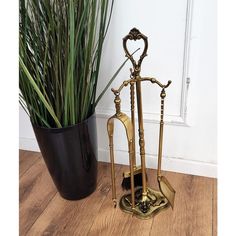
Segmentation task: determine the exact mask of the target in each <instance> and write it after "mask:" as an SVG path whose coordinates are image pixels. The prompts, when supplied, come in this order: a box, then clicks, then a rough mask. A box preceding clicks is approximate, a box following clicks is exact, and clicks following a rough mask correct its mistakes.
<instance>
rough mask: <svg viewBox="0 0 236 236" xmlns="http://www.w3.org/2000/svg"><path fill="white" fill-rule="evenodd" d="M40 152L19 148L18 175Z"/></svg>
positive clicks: (22, 172) (23, 171) (37, 158)
mask: <svg viewBox="0 0 236 236" xmlns="http://www.w3.org/2000/svg"><path fill="white" fill-rule="evenodd" d="M40 158H41V153H39V152H31V151H25V150H19V175H20V177H21V176H22V175H23V174H24V173H25V172H26V171H27V170H28V169H29V168H30V167H31V166H32V165H33V164H35V163H36V162H37V161H38V160H39V159H40Z"/></svg>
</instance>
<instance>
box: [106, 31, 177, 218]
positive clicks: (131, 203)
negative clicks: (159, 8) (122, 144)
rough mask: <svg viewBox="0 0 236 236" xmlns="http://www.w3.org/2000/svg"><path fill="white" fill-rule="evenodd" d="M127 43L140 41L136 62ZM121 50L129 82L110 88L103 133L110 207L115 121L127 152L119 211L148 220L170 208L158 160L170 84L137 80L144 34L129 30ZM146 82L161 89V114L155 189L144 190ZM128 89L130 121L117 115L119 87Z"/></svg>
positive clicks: (170, 191) (171, 195)
mask: <svg viewBox="0 0 236 236" xmlns="http://www.w3.org/2000/svg"><path fill="white" fill-rule="evenodd" d="M128 40H135V41H136V40H143V41H144V50H143V52H142V54H141V56H140V58H139V60H138V62H136V61H135V59H134V58H133V56H132V54H130V53H129V51H128V49H127V41H128ZM123 48H124V51H125V54H126V57H128V59H130V61H131V62H132V65H133V68H132V69H130V71H131V74H130V79H129V80H126V81H124V82H123V83H122V84H121V86H120V87H119V88H118V89H112V92H113V93H114V95H115V100H114V103H115V108H116V113H115V114H114V115H113V116H112V117H110V118H109V119H108V121H107V131H108V137H109V147H110V160H111V177H112V200H113V204H114V207H116V205H117V198H116V186H115V164H114V146H113V133H114V119H117V120H119V121H120V122H121V123H122V124H123V126H124V128H125V131H126V136H127V141H128V151H129V168H130V180H131V193H128V194H125V195H124V196H122V197H121V199H120V201H119V206H120V208H121V210H123V211H124V212H127V213H131V214H133V215H135V216H136V217H138V218H141V219H148V218H150V217H152V216H154V215H155V214H157V213H158V212H160V211H161V210H163V209H165V208H167V207H169V206H172V208H173V206H174V197H175V190H174V189H173V188H172V186H171V185H170V183H169V182H168V180H167V179H166V178H165V177H164V176H162V174H161V159H162V142H163V126H164V121H163V118H164V99H165V97H166V92H165V89H166V88H167V87H168V86H169V85H170V84H171V81H168V83H167V84H166V85H163V84H161V83H160V82H159V81H158V80H157V79H155V78H151V77H141V76H140V72H141V64H142V61H143V59H144V57H145V56H147V49H148V40H147V37H146V36H145V35H143V34H142V33H140V32H139V30H138V29H136V28H133V29H132V30H131V31H130V32H129V34H128V35H127V36H126V37H124V38H123ZM144 81H149V82H151V83H152V84H155V85H158V86H159V87H160V88H161V92H160V97H161V113H160V130H159V148H158V168H157V182H158V187H159V190H160V191H158V190H154V189H152V188H150V187H147V179H146V164H145V141H144V127H143V110H142V92H141V83H142V82H144ZM128 85H129V86H130V104H131V119H130V118H129V117H128V116H127V115H126V114H125V113H123V112H121V98H120V93H121V91H122V89H123V88H125V87H127V86H128ZM135 89H136V91H135ZM135 92H136V99H137V112H138V133H139V148H140V158H141V170H142V186H141V187H137V188H135V185H134V171H135V169H136V168H137V167H136V157H135V155H136V153H135V98H134V97H135Z"/></svg>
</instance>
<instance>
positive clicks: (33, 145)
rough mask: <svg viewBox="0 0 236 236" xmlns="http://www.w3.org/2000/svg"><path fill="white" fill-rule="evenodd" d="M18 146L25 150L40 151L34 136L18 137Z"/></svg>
mask: <svg viewBox="0 0 236 236" xmlns="http://www.w3.org/2000/svg"><path fill="white" fill-rule="evenodd" d="M19 148H20V149H22V150H27V151H35V152H40V150H39V146H38V143H37V141H36V139H34V138H25V137H20V138H19Z"/></svg>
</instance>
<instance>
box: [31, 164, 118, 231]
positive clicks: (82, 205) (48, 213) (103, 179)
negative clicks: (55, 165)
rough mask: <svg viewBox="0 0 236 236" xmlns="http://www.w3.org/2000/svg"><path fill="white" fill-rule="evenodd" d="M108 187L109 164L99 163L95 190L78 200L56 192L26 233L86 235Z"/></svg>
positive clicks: (109, 184) (109, 186)
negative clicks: (68, 198) (66, 197)
mask: <svg viewBox="0 0 236 236" xmlns="http://www.w3.org/2000/svg"><path fill="white" fill-rule="evenodd" d="M117 169H118V170H119V169H120V167H119V166H118V167H117ZM110 188H111V181H110V166H109V165H108V164H107V163H99V165H98V185H97V190H96V191H95V192H94V193H93V194H91V195H90V196H89V197H87V198H85V199H82V200H79V201H66V200H64V199H62V198H61V197H60V196H59V195H58V194H57V195H56V197H55V198H54V199H53V201H52V202H51V203H50V204H49V205H48V207H47V208H46V210H45V211H44V212H43V214H42V215H41V216H40V217H39V218H38V219H37V221H36V222H35V224H34V225H33V226H32V228H31V229H30V230H29V232H28V234H27V235H42V234H43V235H87V233H88V231H89V229H90V227H91V226H92V223H93V220H94V218H95V217H96V216H97V215H98V214H99V210H100V207H101V205H102V203H103V201H104V199H105V198H106V196H107V193H108V192H109V190H110Z"/></svg>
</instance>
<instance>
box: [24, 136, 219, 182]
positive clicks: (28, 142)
mask: <svg viewBox="0 0 236 236" xmlns="http://www.w3.org/2000/svg"><path fill="white" fill-rule="evenodd" d="M19 145H20V149H23V150H30V151H36V152H38V151H39V147H38V144H37V141H36V139H34V138H24V137H20V142H19ZM98 160H99V161H103V162H110V157H109V151H108V150H106V149H101V148H99V149H98ZM115 162H116V163H117V164H123V165H128V154H127V152H126V151H123V150H116V151H115ZM162 163H163V164H162V165H163V166H162V169H163V170H167V171H174V172H178V173H184V174H191V175H199V176H206V177H212V178H216V177H217V164H216V163H206V162H200V161H193V160H187V159H183V158H177V157H165V156H164V157H163V162H162ZM146 166H147V168H151V169H156V168H157V159H156V157H155V156H154V155H152V154H146Z"/></svg>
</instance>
